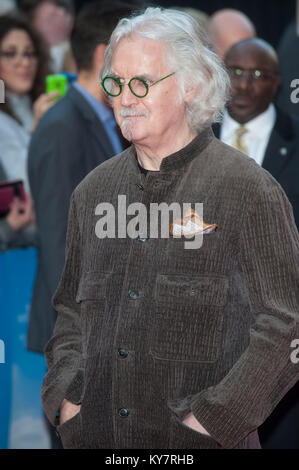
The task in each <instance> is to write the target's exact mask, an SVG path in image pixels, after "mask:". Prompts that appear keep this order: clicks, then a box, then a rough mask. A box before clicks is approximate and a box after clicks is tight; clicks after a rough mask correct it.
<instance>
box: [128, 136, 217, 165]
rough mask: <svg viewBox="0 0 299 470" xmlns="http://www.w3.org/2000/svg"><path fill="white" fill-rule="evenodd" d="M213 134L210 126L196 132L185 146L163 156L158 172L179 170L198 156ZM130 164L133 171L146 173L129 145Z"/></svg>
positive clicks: (132, 147) (133, 148) (133, 149)
mask: <svg viewBox="0 0 299 470" xmlns="http://www.w3.org/2000/svg"><path fill="white" fill-rule="evenodd" d="M213 138H214V134H213V131H212V129H211V127H208V128H206V129H204V130H202V131H201V132H199V133H198V134H197V136H196V137H195V138H194V139H193V140H192V141H191V142H190V143H189V144H188V145H186V146H185V147H183V148H182V149H180V150H179V151H177V152H175V153H172V154H171V155H168V156H167V157H165V158H163V160H162V163H161V167H160V172H159V173H171V172H172V171H175V170H179V169H180V168H182V167H184V166H185V165H186V164H187V163H188V162H190V161H191V160H193V158H195V157H196V156H198V155H199V154H200V153H201V152H202V151H203V150H204V149H205V148H206V147H207V146H208V145H209V143H210V142H211V141H212V140H213ZM130 149H131V158H130V161H131V164H132V166H133V171H134V172H135V173H136V170H137V173H140V171H141V172H142V173H143V174H146V173H147V171H148V170H145V169H144V168H142V167H141V165H140V164H139V162H138V160H137V154H136V149H135V147H134V146H131V148H130Z"/></svg>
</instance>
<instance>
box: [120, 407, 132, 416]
mask: <svg viewBox="0 0 299 470" xmlns="http://www.w3.org/2000/svg"><path fill="white" fill-rule="evenodd" d="M118 414H119V416H120V417H121V418H126V417H127V416H129V414H130V411H129V410H128V409H127V408H120V409H119V410H118Z"/></svg>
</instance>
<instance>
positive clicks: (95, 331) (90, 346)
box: [76, 271, 110, 358]
mask: <svg viewBox="0 0 299 470" xmlns="http://www.w3.org/2000/svg"><path fill="white" fill-rule="evenodd" d="M109 276H110V274H109V273H103V272H98V271H97V272H94V271H92V272H87V273H84V274H83V275H82V277H81V280H80V283H79V288H78V292H77V296H76V301H77V302H79V303H81V328H82V349H83V357H85V358H86V357H90V356H94V355H96V354H98V351H99V347H100V341H101V332H102V330H103V326H104V321H105V312H106V309H107V286H108V279H109Z"/></svg>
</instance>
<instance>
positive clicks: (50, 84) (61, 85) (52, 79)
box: [46, 73, 68, 99]
mask: <svg viewBox="0 0 299 470" xmlns="http://www.w3.org/2000/svg"><path fill="white" fill-rule="evenodd" d="M67 88H68V79H67V77H66V76H65V75H64V74H62V73H57V74H52V75H47V77H46V93H51V92H52V91H58V92H59V98H57V99H60V98H62V97H63V96H65V95H66V92H67Z"/></svg>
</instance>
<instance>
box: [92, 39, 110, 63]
mask: <svg viewBox="0 0 299 470" xmlns="http://www.w3.org/2000/svg"><path fill="white" fill-rule="evenodd" d="M106 48H107V46H106V44H99V45H98V46H97V47H96V48H95V51H94V53H93V65H94V67H96V68H97V69H101V68H102V66H103V64H104V54H105V51H106Z"/></svg>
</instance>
